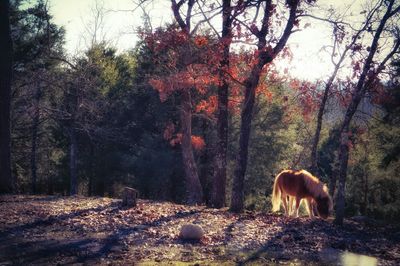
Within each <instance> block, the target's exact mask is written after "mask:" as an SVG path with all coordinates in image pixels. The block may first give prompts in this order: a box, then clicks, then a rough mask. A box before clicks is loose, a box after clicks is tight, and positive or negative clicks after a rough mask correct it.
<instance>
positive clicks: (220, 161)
mask: <svg viewBox="0 0 400 266" xmlns="http://www.w3.org/2000/svg"><path fill="white" fill-rule="evenodd" d="M230 12H231V1H230V0H224V1H223V3H222V13H223V21H222V36H221V41H222V43H223V47H224V50H223V59H222V60H221V63H220V73H219V77H220V79H221V80H222V84H221V85H220V86H219V87H218V118H217V137H218V141H217V146H216V151H215V166H214V179H213V187H212V195H211V206H213V207H215V208H222V207H225V196H226V195H225V194H226V192H225V189H226V153H227V146H228V95H229V92H228V91H229V85H228V82H227V80H226V78H225V73H224V71H226V70H227V69H228V68H229V48H230V43H231V41H230V38H231V36H230V35H231V18H230Z"/></svg>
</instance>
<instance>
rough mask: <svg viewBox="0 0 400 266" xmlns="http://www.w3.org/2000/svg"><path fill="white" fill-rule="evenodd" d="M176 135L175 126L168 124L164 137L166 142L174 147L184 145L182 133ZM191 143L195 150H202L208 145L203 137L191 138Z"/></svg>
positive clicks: (193, 136)
mask: <svg viewBox="0 0 400 266" xmlns="http://www.w3.org/2000/svg"><path fill="white" fill-rule="evenodd" d="M174 133H175V125H174V123H172V122H168V124H167V126H166V127H165V129H164V134H163V137H164V139H165V140H168V141H169V144H170V145H171V146H172V147H175V146H176V145H180V144H182V133H177V134H176V135H174ZM191 142H192V146H193V148H194V149H195V150H198V151H199V150H202V149H204V147H205V146H206V143H205V141H204V139H203V138H202V137H201V136H195V135H192V136H191Z"/></svg>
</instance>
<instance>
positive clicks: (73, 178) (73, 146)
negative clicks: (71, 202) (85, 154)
mask: <svg viewBox="0 0 400 266" xmlns="http://www.w3.org/2000/svg"><path fill="white" fill-rule="evenodd" d="M68 131H69V132H68V133H69V173H70V195H71V196H73V195H76V193H77V192H78V167H77V161H78V141H77V138H76V132H75V129H74V128H73V126H71V127H70V128H69V129H68Z"/></svg>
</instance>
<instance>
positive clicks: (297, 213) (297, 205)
mask: <svg viewBox="0 0 400 266" xmlns="http://www.w3.org/2000/svg"><path fill="white" fill-rule="evenodd" d="M300 201H301V198H299V197H296V208H295V210H296V216H295V217H296V218H298V217H299V207H300Z"/></svg>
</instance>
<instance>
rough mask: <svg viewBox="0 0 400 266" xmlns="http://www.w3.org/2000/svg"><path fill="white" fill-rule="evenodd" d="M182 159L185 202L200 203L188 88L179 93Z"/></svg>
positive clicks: (201, 193)
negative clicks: (185, 193)
mask: <svg viewBox="0 0 400 266" xmlns="http://www.w3.org/2000/svg"><path fill="white" fill-rule="evenodd" d="M181 108H182V110H181V124H182V125H181V127H182V144H181V147H182V159H183V167H184V171H185V181H186V192H187V197H186V200H187V203H188V204H201V203H202V202H203V188H202V186H201V183H200V179H199V174H198V171H197V166H196V161H195V160H194V155H193V147H192V100H191V95H190V90H189V89H184V90H182V93H181Z"/></svg>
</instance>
